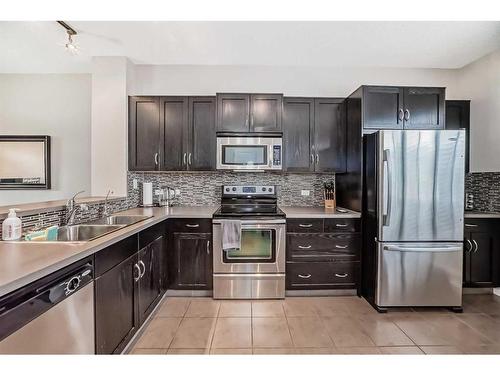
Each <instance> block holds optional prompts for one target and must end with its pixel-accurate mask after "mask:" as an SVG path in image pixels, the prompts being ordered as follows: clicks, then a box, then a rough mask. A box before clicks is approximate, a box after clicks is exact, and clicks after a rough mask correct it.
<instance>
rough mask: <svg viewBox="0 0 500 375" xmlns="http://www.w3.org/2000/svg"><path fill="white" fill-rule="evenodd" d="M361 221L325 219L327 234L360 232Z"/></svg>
mask: <svg viewBox="0 0 500 375" xmlns="http://www.w3.org/2000/svg"><path fill="white" fill-rule="evenodd" d="M359 228H360V223H359V219H325V232H359Z"/></svg>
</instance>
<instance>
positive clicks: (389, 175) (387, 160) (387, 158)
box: [383, 150, 392, 226]
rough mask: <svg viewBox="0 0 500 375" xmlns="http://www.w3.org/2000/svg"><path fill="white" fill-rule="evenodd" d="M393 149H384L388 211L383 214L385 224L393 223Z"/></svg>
mask: <svg viewBox="0 0 500 375" xmlns="http://www.w3.org/2000/svg"><path fill="white" fill-rule="evenodd" d="M390 160H391V151H390V150H384V163H387V212H386V213H385V214H384V215H383V225H384V226H389V225H390V224H391V208H392V166H391V162H390Z"/></svg>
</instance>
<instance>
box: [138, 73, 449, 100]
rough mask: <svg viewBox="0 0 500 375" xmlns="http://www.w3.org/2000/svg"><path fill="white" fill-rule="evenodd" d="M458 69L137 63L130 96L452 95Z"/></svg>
mask: <svg viewBox="0 0 500 375" xmlns="http://www.w3.org/2000/svg"><path fill="white" fill-rule="evenodd" d="M455 82H456V70H451V69H401V68H338V67H335V68H334V67H332V68H328V67H324V68H317V67H286V66H284V67H271V66H195V65H136V66H135V69H134V79H133V80H132V82H131V85H130V87H129V95H214V94H215V93H217V92H277V93H283V94H285V95H288V96H301V95H302V96H338V97H345V96H347V95H349V94H350V93H352V92H353V91H354V90H356V89H357V88H358V87H359V86H361V85H363V84H380V85H416V86H444V87H447V98H449V99H454V98H455V96H456V94H457V93H456V87H455Z"/></svg>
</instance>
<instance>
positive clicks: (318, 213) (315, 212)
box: [280, 206, 361, 219]
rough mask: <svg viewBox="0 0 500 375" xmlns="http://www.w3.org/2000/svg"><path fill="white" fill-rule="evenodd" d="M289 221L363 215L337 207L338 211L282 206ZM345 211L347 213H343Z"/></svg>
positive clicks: (321, 207)
mask: <svg viewBox="0 0 500 375" xmlns="http://www.w3.org/2000/svg"><path fill="white" fill-rule="evenodd" d="M280 208H281V210H282V211H283V212H284V213H285V215H286V218H287V219H306V218H331V219H334V218H339V219H341V218H359V217H361V214H360V213H359V212H356V211H351V210H347V209H345V208H342V207H337V209H336V210H331V209H326V208H325V207H323V206H319V207H300V206H280ZM343 211H345V212H343Z"/></svg>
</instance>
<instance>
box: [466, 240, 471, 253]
mask: <svg viewBox="0 0 500 375" xmlns="http://www.w3.org/2000/svg"><path fill="white" fill-rule="evenodd" d="M465 241H466V242H467V245H468V246H467V248H466V251H467V252H468V253H470V252H471V251H472V242H470V240H469V239H466V240H465Z"/></svg>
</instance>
